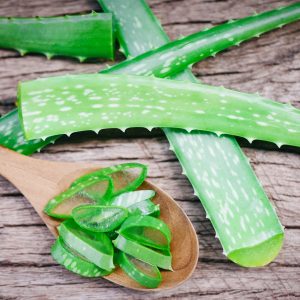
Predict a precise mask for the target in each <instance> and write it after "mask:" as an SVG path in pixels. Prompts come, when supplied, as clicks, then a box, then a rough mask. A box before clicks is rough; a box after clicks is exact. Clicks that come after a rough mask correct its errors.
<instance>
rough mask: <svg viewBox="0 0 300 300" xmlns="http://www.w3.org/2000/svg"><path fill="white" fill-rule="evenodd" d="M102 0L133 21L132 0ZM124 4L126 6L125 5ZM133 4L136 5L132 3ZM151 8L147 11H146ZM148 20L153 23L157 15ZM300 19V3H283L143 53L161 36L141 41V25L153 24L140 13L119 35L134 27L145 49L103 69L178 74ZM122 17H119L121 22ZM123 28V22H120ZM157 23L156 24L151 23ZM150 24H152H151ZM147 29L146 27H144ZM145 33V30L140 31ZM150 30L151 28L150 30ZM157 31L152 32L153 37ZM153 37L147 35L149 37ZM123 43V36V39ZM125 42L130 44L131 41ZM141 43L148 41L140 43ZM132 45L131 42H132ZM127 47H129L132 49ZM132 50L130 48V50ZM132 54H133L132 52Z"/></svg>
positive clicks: (151, 73) (161, 74)
mask: <svg viewBox="0 0 300 300" xmlns="http://www.w3.org/2000/svg"><path fill="white" fill-rule="evenodd" d="M99 2H100V3H102V4H104V5H103V6H104V7H107V8H108V9H107V10H110V11H112V12H113V13H114V15H115V17H116V12H117V13H118V14H123V17H122V21H124V20H125V21H126V22H129V20H127V19H125V17H124V16H125V14H126V13H127V12H128V7H129V6H130V4H127V2H126V4H123V5H122V4H120V1H118V0H117V1H111V2H112V3H111V4H110V3H108V2H107V1H106V0H100V1H99ZM116 5H120V8H116ZM121 5H122V7H121ZM131 8H133V7H131ZM134 12H135V13H136V14H137V10H136V7H134ZM146 13H147V12H146V11H145V12H144V14H146ZM147 19H148V22H150V23H151V21H152V24H153V18H151V19H150V20H149V17H148V18H147ZM299 19H300V3H299V2H297V3H295V4H292V5H289V6H286V7H280V8H278V9H274V10H271V11H266V12H263V13H261V14H255V15H253V16H249V17H246V18H243V19H240V20H236V21H230V22H228V23H225V24H222V25H219V26H215V27H212V28H210V29H207V30H204V31H200V32H197V33H194V34H191V35H189V36H187V37H184V38H181V39H179V40H176V41H173V42H170V43H168V44H166V45H163V46H161V47H159V48H157V49H154V50H151V51H149V52H146V53H143V52H144V51H145V49H144V48H145V47H146V46H147V48H148V49H153V48H156V47H157V45H156V44H155V41H157V40H158V39H159V38H158V37H156V38H155V39H154V40H152V41H151V42H150V44H148V43H147V42H146V43H140V42H137V41H140V40H141V38H143V37H142V36H140V35H139V34H138V33H137V32H138V31H139V30H137V29H138V28H139V25H140V27H143V28H149V27H146V26H145V25H144V22H145V20H143V22H142V23H140V22H141V20H139V18H138V17H136V18H135V19H134V20H132V19H131V20H130V22H131V23H132V24H125V23H122V25H121V26H122V27H123V24H125V25H127V28H126V29H123V30H122V29H121V30H122V31H121V32H120V31H119V36H120V35H123V34H124V36H123V39H124V40H125V35H126V37H127V36H128V34H129V32H128V28H130V29H131V30H134V32H131V33H130V35H132V37H131V39H135V37H136V39H135V44H136V49H137V50H138V51H139V53H143V54H141V55H139V56H137V57H134V58H132V59H128V60H126V61H124V62H122V63H120V64H117V65H114V66H112V67H111V68H108V69H107V70H104V71H102V73H121V74H124V73H126V74H134V75H148V76H150V75H154V76H156V77H167V76H172V75H174V74H178V73H179V72H181V71H183V70H184V69H185V68H186V67H187V66H189V65H192V64H194V63H196V62H199V61H201V60H203V59H205V58H207V57H210V56H215V55H216V54H217V53H218V52H220V51H222V50H225V49H227V48H229V47H231V46H236V45H239V44H240V43H241V42H243V41H246V40H249V39H251V38H253V37H258V36H260V35H261V34H262V33H265V32H268V31H270V30H273V29H275V28H279V27H282V26H283V25H286V24H288V23H291V22H295V21H297V20H299ZM120 21H121V18H119V19H118V22H119V24H121V23H120ZM117 26H118V27H117V28H118V29H119V30H120V27H121V26H120V25H117ZM151 27H153V25H152V26H151ZM151 27H150V28H151ZM144 30H145V29H144ZM141 33H144V32H142V31H141V32H140V34H141ZM147 33H148V30H147ZM152 36H153V35H152V34H151V37H152ZM149 40H150V39H147V41H149ZM121 43H122V40H121ZM124 44H126V46H128V44H129V43H128V41H127V42H126V43H125V42H123V43H122V45H123V48H125V49H126V48H127V47H126V46H125V47H124ZM141 44H143V45H145V46H144V47H143V46H140V45H141ZM128 47H129V46H128ZM128 50H129V48H127V49H126V50H125V51H128ZM128 53H129V52H128ZM130 54H131V53H130ZM131 55H132V54H131Z"/></svg>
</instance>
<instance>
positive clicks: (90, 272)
mask: <svg viewBox="0 0 300 300" xmlns="http://www.w3.org/2000/svg"><path fill="white" fill-rule="evenodd" d="M51 255H52V257H53V259H54V260H56V261H57V262H58V263H59V264H60V265H62V266H64V267H65V268H66V269H67V270H69V271H71V272H74V273H76V274H79V275H81V276H84V277H100V276H106V275H108V274H109V273H110V272H108V271H105V270H103V269H100V268H98V267H97V266H96V265H94V264H92V263H91V262H89V261H88V260H86V259H85V258H84V257H82V256H81V255H79V254H77V253H75V252H74V251H73V250H72V249H71V248H69V247H68V246H67V245H66V244H65V243H64V242H63V240H62V239H61V238H60V237H58V238H57V240H56V241H55V243H54V244H53V245H52V247H51Z"/></svg>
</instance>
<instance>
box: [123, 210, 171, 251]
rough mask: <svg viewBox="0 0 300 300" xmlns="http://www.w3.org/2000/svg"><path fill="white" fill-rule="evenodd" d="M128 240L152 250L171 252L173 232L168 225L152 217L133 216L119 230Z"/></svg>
mask: <svg viewBox="0 0 300 300" xmlns="http://www.w3.org/2000/svg"><path fill="white" fill-rule="evenodd" d="M118 233H119V234H121V235H122V236H124V237H125V238H127V239H130V240H132V241H136V242H138V243H139V244H141V245H144V246H148V247H151V248H155V249H159V250H165V251H170V243H171V232H170V229H169V227H168V226H167V224H166V223H164V222H163V221H162V220H160V219H157V218H154V217H151V216H131V217H129V218H128V219H127V220H126V221H125V222H124V223H123V224H122V226H121V228H120V229H119V230H118Z"/></svg>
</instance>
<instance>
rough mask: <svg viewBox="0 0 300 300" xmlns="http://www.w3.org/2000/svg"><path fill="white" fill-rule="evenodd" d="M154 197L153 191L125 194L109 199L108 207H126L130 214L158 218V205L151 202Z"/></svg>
mask: <svg viewBox="0 0 300 300" xmlns="http://www.w3.org/2000/svg"><path fill="white" fill-rule="evenodd" d="M154 196H155V192H154V191H153V190H141V191H134V192H127V193H123V194H121V195H119V196H117V197H115V198H113V199H111V201H110V202H109V205H116V206H122V207H126V208H127V209H128V211H129V213H130V214H141V215H152V216H159V214H160V209H159V205H157V204H154V203H153V202H152V201H151V199H152V198H153V197H154Z"/></svg>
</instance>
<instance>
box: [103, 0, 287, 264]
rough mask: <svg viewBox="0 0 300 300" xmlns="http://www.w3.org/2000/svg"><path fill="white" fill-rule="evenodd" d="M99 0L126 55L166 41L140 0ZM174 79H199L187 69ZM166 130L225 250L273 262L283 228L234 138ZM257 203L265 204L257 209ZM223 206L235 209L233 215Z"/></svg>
mask: <svg viewBox="0 0 300 300" xmlns="http://www.w3.org/2000/svg"><path fill="white" fill-rule="evenodd" d="M99 2H100V4H101V5H102V8H103V9H104V11H107V12H112V13H113V15H114V21H115V27H116V29H117V37H118V39H119V41H120V44H121V47H122V48H123V50H124V52H125V54H126V55H127V56H128V55H130V56H137V55H139V54H141V53H143V52H145V51H148V50H151V49H152V48H156V47H159V46H161V45H163V44H166V43H168V42H169V38H168V36H167V35H166V34H165V32H164V31H163V29H162V27H161V25H160V23H159V21H158V20H157V19H156V17H155V16H154V15H153V13H152V12H151V10H150V9H149V7H148V5H147V3H146V2H145V1H144V0H142V1H138V2H136V1H134V0H128V1H126V5H124V2H122V1H121V0H114V1H107V0H100V1H99ZM133 8H134V10H133ZM132 11H134V12H135V15H134V17H132V15H131V13H130V12H132ZM133 20H134V21H133ZM140 24H143V26H140ZM241 29H242V28H241ZM173 79H176V80H187V81H191V82H195V83H196V82H198V80H197V79H196V78H195V77H194V76H193V74H192V72H191V71H190V70H185V71H184V72H182V73H181V74H179V75H177V76H176V77H173ZM164 132H165V134H166V136H167V138H168V140H169V142H170V150H172V151H174V152H175V154H176V156H177V158H178V159H179V161H180V163H181V165H182V168H183V174H184V175H186V176H187V177H188V179H189V180H190V182H191V184H192V186H193V188H194V193H195V195H196V196H198V197H199V198H200V200H201V202H202V204H203V206H204V208H205V211H206V213H207V217H208V218H209V219H210V220H211V222H212V224H213V226H214V228H215V230H216V238H219V239H220V242H221V244H222V247H223V249H224V252H223V253H224V254H225V255H227V256H228V258H229V259H231V260H232V261H234V262H235V263H237V264H239V265H242V266H245V267H257V266H263V265H266V264H268V263H269V262H271V261H272V260H273V259H274V258H275V257H276V256H277V255H278V253H279V251H280V249H281V247H282V244H283V236H284V234H283V228H282V226H281V224H280V222H279V220H278V217H277V215H276V212H275V211H274V208H273V206H272V204H271V203H270V201H269V200H268V197H267V195H266V194H265V192H264V190H263V188H262V186H261V184H260V182H259V180H258V179H257V177H256V176H255V173H254V172H253V170H252V169H251V166H250V164H249V163H248V159H247V157H246V156H245V155H244V153H243V152H242V151H241V150H240V148H239V145H238V143H237V142H236V140H235V139H234V138H232V137H225V136H222V137H217V136H216V135H215V134H212V133H205V132H200V131H193V132H192V133H190V134H188V133H186V132H185V131H184V130H177V129H176V130H175V129H167V128H164ZM232 160H233V161H234V163H232V162H231V161H232ZM249 207H250V208H253V209H249ZM256 207H263V209H261V210H260V211H259V213H258V212H257V211H255V210H254V209H255V208H256ZM226 211H231V212H233V213H234V219H233V220H231V218H228V217H227V215H228V213H229V212H228V213H226ZM219 212H223V213H222V214H220V213H219ZM223 215H224V216H225V217H223ZM239 215H240V217H239ZM249 220H255V222H256V223H257V224H256V228H255V226H254V223H255V222H254V221H250V222H249ZM259 223H260V225H261V226H259V225H258V224H259ZM253 229H254V230H253ZM241 237H242V238H241Z"/></svg>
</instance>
